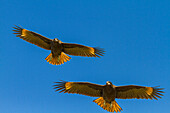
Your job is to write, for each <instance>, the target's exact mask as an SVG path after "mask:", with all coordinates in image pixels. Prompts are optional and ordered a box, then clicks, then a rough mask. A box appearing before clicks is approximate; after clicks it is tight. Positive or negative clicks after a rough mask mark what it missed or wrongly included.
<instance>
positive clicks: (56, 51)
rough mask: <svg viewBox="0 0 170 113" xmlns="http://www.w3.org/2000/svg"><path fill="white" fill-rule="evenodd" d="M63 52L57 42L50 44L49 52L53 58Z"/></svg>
mask: <svg viewBox="0 0 170 113" xmlns="http://www.w3.org/2000/svg"><path fill="white" fill-rule="evenodd" d="M62 50H63V47H62V44H59V43H58V42H53V41H52V42H51V52H52V54H53V56H58V55H60V54H61V52H62Z"/></svg>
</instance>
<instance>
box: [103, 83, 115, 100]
mask: <svg viewBox="0 0 170 113" xmlns="http://www.w3.org/2000/svg"><path fill="white" fill-rule="evenodd" d="M115 97H116V91H115V88H113V87H111V86H106V87H105V88H104V89H103V98H104V100H105V101H106V102H109V103H110V102H112V101H114V100H115Z"/></svg>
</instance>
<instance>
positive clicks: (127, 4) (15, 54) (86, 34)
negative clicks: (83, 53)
mask: <svg viewBox="0 0 170 113" xmlns="http://www.w3.org/2000/svg"><path fill="white" fill-rule="evenodd" d="M169 6H170V1H169V0H161V1H160V0H149V1H148V0H128V1H123V0H51V1H48V0H29V1H28V0H27V1H26V0H1V1H0V12H1V13H0V16H1V17H0V26H1V29H0V34H1V41H0V45H1V48H0V54H1V58H0V90H1V91H0V113H107V111H105V110H103V109H102V108H101V107H99V106H98V105H97V104H96V103H94V102H92V101H93V100H94V99H96V98H92V97H87V96H82V95H73V94H59V93H58V92H54V90H53V87H52V85H54V83H53V82H55V81H59V80H66V81H88V82H92V83H97V84H105V83H106V81H107V80H109V81H111V82H112V83H113V84H115V85H129V84H134V85H144V86H157V85H160V86H161V87H163V88H165V92H166V93H165V95H164V96H163V98H162V99H159V100H158V101H156V100H136V99H132V100H120V99H117V100H116V101H117V102H118V104H119V105H120V106H121V107H122V108H123V111H122V113H161V112H162V113H168V112H169V106H170V91H169V89H170V8H169ZM14 25H21V26H22V27H24V28H26V29H29V30H32V31H35V32H38V33H40V34H42V35H44V36H46V37H49V38H51V39H53V38H59V39H60V40H61V41H63V42H71V43H78V44H84V45H88V46H92V47H95V46H97V47H101V48H104V49H105V50H106V54H105V56H104V57H102V58H84V57H73V56H71V57H72V59H71V60H70V61H69V62H66V63H65V64H64V65H61V66H53V65H50V64H48V63H47V62H46V61H45V58H46V56H48V54H49V53H50V51H47V50H44V49H41V48H39V47H37V46H35V45H32V44H30V43H28V42H26V41H23V40H22V39H19V38H17V37H16V36H15V35H14V34H12V33H13V32H12V27H13V26H14Z"/></svg>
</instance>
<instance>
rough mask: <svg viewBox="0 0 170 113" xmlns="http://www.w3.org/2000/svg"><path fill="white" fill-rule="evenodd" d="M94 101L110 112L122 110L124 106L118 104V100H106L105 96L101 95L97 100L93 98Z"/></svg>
mask: <svg viewBox="0 0 170 113" xmlns="http://www.w3.org/2000/svg"><path fill="white" fill-rule="evenodd" d="M93 102H95V103H97V104H98V105H99V106H100V107H102V108H103V109H104V110H107V111H109V112H116V113H117V112H120V111H121V110H122V108H121V107H120V106H119V105H118V104H117V102H116V101H115V100H114V101H112V103H108V102H104V99H103V97H100V98H98V99H96V100H93Z"/></svg>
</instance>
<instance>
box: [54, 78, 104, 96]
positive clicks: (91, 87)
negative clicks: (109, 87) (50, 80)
mask: <svg viewBox="0 0 170 113" xmlns="http://www.w3.org/2000/svg"><path fill="white" fill-rule="evenodd" d="M55 83H57V84H56V85H54V86H55V88H54V89H56V91H60V93H61V92H64V93H76V94H82V95H87V96H92V97H100V96H102V89H103V85H97V84H92V83H88V82H65V81H61V82H55Z"/></svg>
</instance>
